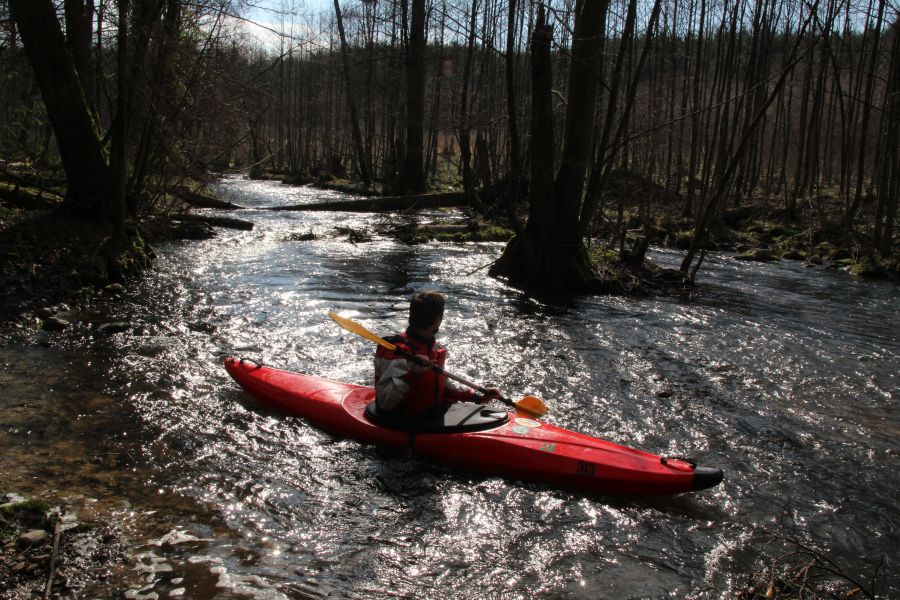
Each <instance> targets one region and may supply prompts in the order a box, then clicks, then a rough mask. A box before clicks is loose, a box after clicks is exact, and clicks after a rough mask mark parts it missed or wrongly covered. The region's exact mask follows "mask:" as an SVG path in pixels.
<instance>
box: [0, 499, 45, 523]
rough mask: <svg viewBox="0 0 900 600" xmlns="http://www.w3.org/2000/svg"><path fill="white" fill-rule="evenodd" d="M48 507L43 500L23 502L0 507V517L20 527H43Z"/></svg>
mask: <svg viewBox="0 0 900 600" xmlns="http://www.w3.org/2000/svg"><path fill="white" fill-rule="evenodd" d="M49 511H50V505H49V504H47V503H46V502H44V501H43V500H23V501H22V502H9V503H7V504H3V505H0V516H2V517H3V519H4V520H6V521H14V522H16V523H19V524H20V525H21V526H22V527H31V528H34V527H43V526H44V525H45V524H46V522H47V513H48V512H49Z"/></svg>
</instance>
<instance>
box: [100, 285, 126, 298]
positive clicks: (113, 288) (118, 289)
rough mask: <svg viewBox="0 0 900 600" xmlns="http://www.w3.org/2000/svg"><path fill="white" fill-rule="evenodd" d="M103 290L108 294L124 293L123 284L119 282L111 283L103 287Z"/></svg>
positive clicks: (119, 294)
mask: <svg viewBox="0 0 900 600" xmlns="http://www.w3.org/2000/svg"><path fill="white" fill-rule="evenodd" d="M103 292H104V293H106V294H108V295H110V296H121V295H122V294H124V293H125V286H124V285H122V284H121V283H111V284H109V285H108V286H106V287H105V288H103Z"/></svg>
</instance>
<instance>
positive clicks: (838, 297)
mask: <svg viewBox="0 0 900 600" xmlns="http://www.w3.org/2000/svg"><path fill="white" fill-rule="evenodd" d="M218 191H219V192H220V193H221V195H222V197H223V198H226V199H228V200H231V201H233V202H235V203H237V204H241V205H244V206H247V207H248V209H247V210H244V211H234V213H233V216H236V217H239V218H244V219H248V220H252V221H253V222H254V223H255V224H256V226H255V228H254V229H253V230H252V231H249V232H247V231H235V230H220V231H219V234H218V236H217V237H215V238H214V239H211V240H208V241H201V242H170V243H166V244H163V245H161V246H159V247H158V248H156V250H157V253H158V258H157V260H156V265H155V270H154V271H153V272H151V273H150V274H148V276H146V277H145V278H144V279H143V280H142V281H140V282H139V283H138V284H137V285H136V286H134V287H133V289H131V290H130V291H129V292H128V293H127V295H126V297H125V298H124V300H120V301H117V302H114V303H109V304H103V303H101V304H100V305H99V307H98V308H97V311H98V314H97V315H95V316H94V317H93V318H92V317H90V315H89V316H88V317H86V318H84V319H83V320H82V321H81V322H79V323H77V324H76V325H74V326H73V327H71V328H69V329H68V330H67V331H66V332H64V333H62V334H58V335H57V336H56V337H54V338H53V341H52V344H51V348H49V349H47V348H43V347H40V346H37V345H25V346H23V347H21V348H17V349H14V350H15V351H16V352H17V356H18V357H17V358H16V359H15V361H11V360H10V352H11V350H10V349H9V348H7V349H6V350H5V355H4V359H5V360H6V369H5V372H4V379H5V381H4V382H3V383H4V385H6V386H7V389H8V390H10V393H17V394H21V395H22V397H23V398H27V401H25V406H23V407H22V410H21V414H19V413H16V414H17V416H15V415H12V414H11V413H10V414H8V415H7V417H6V425H7V427H5V429H4V432H5V439H4V441H3V444H4V446H5V448H7V449H9V452H7V453H6V455H5V458H4V459H2V462H0V465H2V467H3V469H4V470H5V471H6V472H7V473H8V476H7V477H6V479H7V481H8V482H9V483H10V484H13V485H15V486H17V487H18V488H20V489H22V491H25V492H28V491H44V492H46V491H47V488H48V487H52V488H53V490H55V491H56V492H57V493H60V494H68V495H69V496H70V497H71V498H74V500H72V501H73V502H75V503H79V502H80V504H79V505H80V506H81V510H88V509H91V510H93V511H94V513H95V514H96V515H100V516H102V518H104V519H111V520H114V521H116V522H118V523H119V524H120V525H121V527H122V529H123V530H124V531H125V532H126V534H127V535H128V536H129V539H130V540H131V543H132V547H133V549H134V557H133V558H134V560H133V562H132V563H131V564H130V565H128V566H127V568H123V569H120V570H119V571H117V572H116V574H114V576H112V577H111V578H110V579H109V580H107V581H105V582H95V583H92V584H90V585H89V586H88V587H87V588H86V592H85V593H88V594H90V595H92V596H94V595H96V596H104V595H107V594H108V593H111V591H112V590H119V591H123V590H127V593H126V596H127V597H129V598H138V599H140V598H148V599H149V598H154V597H157V598H167V597H178V596H184V597H188V598H238V597H241V598H245V597H256V598H319V597H327V596H333V597H341V598H384V597H416V598H438V597H442V598H486V597H498V598H500V597H502V598H532V597H553V598H617V599H619V598H663V597H696V598H718V597H722V596H728V595H731V594H734V593H735V592H736V591H737V590H738V589H739V588H740V586H741V585H742V583H743V582H744V580H743V577H744V575H743V574H744V573H746V572H748V571H750V570H753V569H754V568H757V567H758V564H756V562H755V561H756V560H757V558H759V556H760V553H761V552H763V551H764V550H773V547H771V546H767V545H766V542H767V540H770V539H772V538H773V537H778V538H779V539H780V538H781V537H783V538H791V539H797V540H799V541H803V542H805V543H807V544H809V545H810V546H812V547H814V548H816V549H817V550H819V551H821V552H822V553H823V554H825V555H827V556H828V557H829V558H830V559H832V560H833V561H834V562H835V564H837V565H839V566H841V568H842V569H844V570H845V571H846V572H847V574H849V575H851V576H853V577H856V578H859V580H860V581H864V582H867V583H868V582H869V581H870V578H871V577H872V576H873V574H875V570H876V567H877V566H878V564H879V562H880V561H881V560H882V558H884V559H885V560H886V561H887V562H886V564H885V565H884V567H883V569H884V570H883V571H880V573H881V574H883V573H884V572H887V574H888V575H891V574H892V573H893V571H895V570H896V568H897V567H896V560H897V555H898V549H900V500H898V496H897V490H898V489H900V469H898V466H900V463H898V460H897V456H898V444H897V440H898V439H900V416H898V411H897V398H898V391H900V388H898V371H900V369H898V366H900V363H898V354H900V302H898V296H897V288H896V286H895V285H892V284H884V283H873V282H867V281H864V280H859V279H857V278H854V277H853V276H851V275H849V274H847V273H844V272H841V271H822V270H820V269H816V270H811V269H806V268H804V266H803V265H802V263H799V262H787V261H785V262H777V263H772V264H758V263H745V262H739V261H735V260H733V259H732V258H731V257H730V256H729V255H728V254H718V253H716V254H713V255H710V256H707V258H706V261H705V263H704V265H703V269H702V270H701V272H700V275H699V283H700V287H699V293H698V294H696V295H695V296H694V297H693V298H690V299H684V298H682V299H678V298H653V299H646V298H642V299H634V298H619V297H581V298H577V299H574V300H572V301H570V302H568V303H564V304H547V303H543V302H541V301H538V300H534V299H531V298H529V297H528V296H526V295H525V294H523V293H521V292H519V291H517V290H515V289H512V288H509V287H508V286H506V285H504V284H503V283H502V282H500V281H497V280H494V279H491V278H489V277H487V275H486V272H485V271H486V269H485V268H484V267H485V266H486V265H487V264H488V263H490V261H491V260H492V259H494V258H495V257H497V256H498V254H499V252H500V251H501V250H502V244H496V243H469V244H456V245H454V244H439V243H428V244H422V245H415V246H407V245H403V244H401V243H399V242H396V241H394V240H392V239H391V238H389V237H387V236H385V235H382V234H381V233H380V232H381V231H383V225H384V224H385V221H384V217H380V216H377V215H366V214H335V213H304V212H272V211H267V210H264V208H265V207H268V206H273V205H278V204H297V203H303V202H313V201H321V200H323V199H328V198H334V197H337V196H339V194H336V193H329V192H322V191H321V190H314V189H312V188H304V187H289V186H282V185H280V184H277V183H272V182H255V181H249V180H246V179H241V178H226V179H224V180H223V181H222V182H221V183H220V184H218ZM436 214H437V213H423V214H420V215H418V216H415V217H409V218H410V219H419V220H427V219H430V218H434V217H435V216H436ZM450 214H452V213H450ZM336 226H341V227H349V228H354V229H357V230H366V231H368V232H369V233H370V234H371V235H372V240H371V241H368V242H360V243H353V241H351V240H350V239H349V238H348V236H347V235H346V233H340V232H337V231H336V230H335V227H336ZM310 232H311V233H313V234H314V235H315V239H313V240H307V241H291V235H292V234H304V233H310ZM651 254H652V256H651V258H652V259H653V260H655V261H657V262H658V263H662V264H667V265H677V263H678V261H679V260H680V253H678V252H675V251H671V250H665V249H660V250H655V251H653V252H652V253H651ZM426 289H438V290H440V291H443V292H446V294H447V295H448V306H447V313H446V315H445V319H444V325H443V328H442V332H441V339H442V341H443V342H444V343H445V344H446V345H447V346H448V347H449V350H450V359H449V363H448V366H449V367H450V368H451V369H452V370H454V371H457V372H459V373H460V374H462V375H464V376H467V377H468V378H471V379H474V380H477V381H481V382H485V383H491V384H495V385H497V386H499V387H501V388H502V389H503V390H504V391H505V392H506V393H507V394H508V395H509V396H511V397H513V398H515V397H521V396H522V395H526V394H529V395H535V396H538V397H540V398H542V399H543V400H544V401H545V402H546V403H547V405H548V406H549V407H550V409H551V412H550V413H549V414H548V415H547V417H546V420H548V421H550V422H552V423H554V424H556V425H559V426H562V427H566V428H569V429H574V430H577V431H581V432H584V433H587V434H590V435H594V436H601V437H605V438H609V439H611V440H613V441H615V442H618V443H622V444H625V445H628V446H634V447H637V448H641V449H644V450H648V451H651V452H655V453H659V454H668V455H680V456H691V457H695V458H696V459H698V461H699V462H700V463H701V464H705V465H709V466H718V467H720V468H722V469H723V470H724V471H725V480H724V482H723V483H722V484H721V485H720V486H719V487H717V488H714V489H711V490H707V491H704V492H699V493H695V494H687V495H682V496H677V497H659V498H645V497H639V498H627V497H626V498H621V497H613V496H609V497H605V496H597V495H587V494H582V493H577V492H571V491H562V490H556V489H552V488H548V487H545V486H541V485H533V484H525V483H521V482H516V481H507V480H504V479H501V478H484V477H478V476H470V475H467V474H464V473H456V472H452V471H450V470H447V469H445V468H443V467H440V466H436V465H433V464H431V463H428V462H426V461H423V460H421V459H418V458H415V457H409V456H405V455H403V454H401V453H396V452H391V451H386V450H381V449H378V448H374V447H370V446H364V445H361V444H358V443H356V442H353V441H349V440H343V439H338V438H334V437H332V436H329V435H327V434H325V433H322V432H320V431H318V430H316V429H314V428H313V427H311V426H309V425H308V424H306V423H305V422H303V421H302V420H299V419H296V418H289V417H285V416H283V415H280V414H278V413H276V412H272V411H269V410H266V409H264V408H261V407H260V406H259V405H257V404H256V403H254V401H253V400H252V399H250V398H249V397H248V396H247V395H246V394H244V393H243V392H242V391H241V390H240V389H239V388H238V387H237V386H236V385H235V384H234V383H233V382H232V381H231V380H230V379H229V378H228V376H227V374H226V373H225V371H224V369H223V368H222V360H223V358H224V357H225V356H228V355H232V354H234V355H238V356H243V357H248V358H254V359H261V360H262V361H264V362H265V363H267V364H270V365H273V366H278V367H281V368H286V369H290V370H297V371H302V372H306V373H311V374H316V375H320V376H324V377H330V378H335V379H341V380H344V381H350V382H355V383H368V382H369V379H370V377H371V372H372V363H371V355H372V352H373V347H372V344H371V343H368V342H366V341H364V340H362V339H360V338H356V337H354V336H353V335H351V334H349V333H347V332H345V331H343V330H342V329H340V328H339V327H337V326H336V325H335V324H334V323H333V322H332V321H331V320H330V319H328V318H327V316H326V315H327V312H328V311H329V310H335V311H337V312H339V313H341V314H343V315H345V316H349V317H352V318H354V319H356V320H358V321H360V322H362V323H363V324H364V325H366V326H367V327H368V328H370V329H372V330H374V331H376V332H379V333H381V334H389V333H393V332H395V331H398V330H400V329H402V328H403V326H404V321H405V316H406V310H407V302H408V298H409V296H410V295H411V294H413V293H415V292H418V291H422V290H426ZM111 320H120V321H127V322H128V323H129V324H130V326H129V328H128V330H127V331H125V332H121V333H115V334H109V333H104V332H102V331H101V330H100V329H99V328H98V326H97V323H99V322H101V321H103V322H106V321H111ZM37 364H40V365H42V367H41V368H42V369H44V370H45V371H46V373H47V375H46V377H42V378H41V380H40V381H31V380H26V379H28V377H27V373H29V372H33V369H32V371H29V370H28V366H29V365H32V366H33V365H37ZM17 368H21V369H22V370H23V371H22V372H23V375H22V376H19V377H17V376H16V372H17V371H16V369H17ZM10 386H12V387H10ZM28 405H30V406H31V408H32V410H28ZM35 407H37V410H34V409H35ZM48 482H49V483H48ZM776 545H777V544H776ZM773 553H776V552H774V551H773ZM878 589H880V590H881V591H883V592H884V593H886V594H887V595H889V596H894V597H896V595H898V594H900V582H898V581H897V580H896V578H891V577H888V578H887V579H885V580H882V581H880V582H879V583H878Z"/></svg>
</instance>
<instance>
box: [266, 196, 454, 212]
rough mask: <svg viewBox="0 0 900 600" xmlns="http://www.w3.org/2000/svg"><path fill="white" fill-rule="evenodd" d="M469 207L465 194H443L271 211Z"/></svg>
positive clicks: (325, 204) (280, 208) (344, 202)
mask: <svg viewBox="0 0 900 600" xmlns="http://www.w3.org/2000/svg"><path fill="white" fill-rule="evenodd" d="M468 205H469V201H468V200H467V199H466V194H465V193H464V192H446V193H442V194H413V195H409V196H386V197H383V198H364V199H360V200H338V201H334V202H315V203H312V204H291V205H289V206H271V207H269V208H270V210H298V211H299V210H305V211H339V212H405V211H408V210H416V209H422V208H451V207H458V206H468Z"/></svg>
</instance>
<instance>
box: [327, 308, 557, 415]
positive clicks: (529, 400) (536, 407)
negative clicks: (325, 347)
mask: <svg viewBox="0 0 900 600" xmlns="http://www.w3.org/2000/svg"><path fill="white" fill-rule="evenodd" d="M328 316H329V317H331V318H332V319H333V320H334V322H335V323H337V324H338V325H340V326H341V327H343V328H344V329H346V330H347V331H350V332H352V333H355V334H356V335H358V336H361V337H364V338H366V339H367V340H371V341H373V342H375V343H376V344H378V345H379V346H382V347H383V348H387V349H388V350H391V351H392V352H396V353H397V354H399V355H400V356H402V357H404V358H408V359H411V360H415V361H418V360H419V359H418V358H417V357H416V356H414V355H412V354H410V353H409V352H406V351H404V350H403V349H402V348H398V347H397V346H395V345H394V344H392V343H390V342H389V341H387V340H385V339H383V338H380V337H378V336H377V335H375V334H374V333H372V332H371V331H369V330H368V329H366V328H365V327H363V326H362V325H360V324H359V323H357V322H356V321H352V320H350V319H347V318H345V317H341V316H340V315H338V314H336V313H334V312H329V313H328ZM428 367H429V368H430V369H431V370H432V371H434V372H435V373H439V374H441V375H444V376H445V377H447V378H449V379H452V380H453V381H458V382H459V383H461V384H463V385H467V386H469V387H470V388H472V389H473V390H476V391H479V392H481V393H482V394H486V393H487V390H486V389H485V388H483V387H482V386H480V385H478V384H477V383H473V382H471V381H469V380H468V379H464V378H463V377H460V376H459V375H454V374H453V373H448V372H447V371H445V370H444V369H443V368H441V367H439V366H437V365H428ZM499 400H500V401H501V402H503V403H504V404H506V405H507V406H511V407H513V408H516V409H518V410H521V411H522V412H524V413H528V414H530V415H533V416H535V417H540V416H541V415H543V414H545V413H546V412H547V411H548V410H549V409H548V408H547V405H546V404H544V402H543V401H542V400H541V399H540V398H535V397H534V396H525V397H524V398H522V399H521V400H519V401H518V402H513V401H512V400H510V399H509V398H504V397H503V396H500V397H499Z"/></svg>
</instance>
